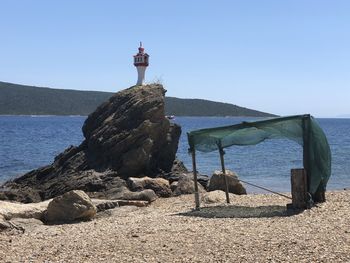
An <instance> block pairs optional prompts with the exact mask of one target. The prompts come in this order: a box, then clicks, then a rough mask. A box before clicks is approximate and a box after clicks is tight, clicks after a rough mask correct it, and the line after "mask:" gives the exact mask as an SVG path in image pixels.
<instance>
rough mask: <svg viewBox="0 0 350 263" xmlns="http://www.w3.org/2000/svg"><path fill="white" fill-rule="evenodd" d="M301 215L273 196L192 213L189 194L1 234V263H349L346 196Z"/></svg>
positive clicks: (237, 199) (349, 197) (349, 199)
mask: <svg viewBox="0 0 350 263" xmlns="http://www.w3.org/2000/svg"><path fill="white" fill-rule="evenodd" d="M326 197H327V202H326V203H323V204H320V205H319V206H318V207H314V208H312V209H311V210H306V211H304V212H302V213H299V214H294V215H290V214H288V213H286V210H285V205H286V203H288V201H289V200H287V199H285V198H283V197H279V196H276V195H247V196H234V197H233V199H232V200H231V202H232V204H231V205H225V204H211V205H206V207H204V208H202V209H201V211H199V212H192V211H191V209H192V208H193V205H194V198H193V196H192V195H189V196H180V197H174V198H167V199H158V200H157V201H155V202H154V203H152V204H151V205H150V206H149V207H141V208H137V207H132V206H129V207H120V208H115V209H112V210H108V211H104V212H101V213H99V214H98V216H97V217H96V218H95V219H94V220H92V221H89V222H81V223H76V224H66V225H54V226H45V225H32V226H30V227H29V228H26V231H25V232H24V233H22V232H20V231H17V230H12V231H7V232H2V233H0V262H234V261H238V262H350V217H349V215H350V214H349V212H350V191H349V190H347V191H333V192H328V193H327V195H326Z"/></svg>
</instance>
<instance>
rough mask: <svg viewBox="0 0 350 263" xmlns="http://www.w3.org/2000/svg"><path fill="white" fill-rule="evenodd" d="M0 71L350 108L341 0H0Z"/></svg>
mask: <svg viewBox="0 0 350 263" xmlns="http://www.w3.org/2000/svg"><path fill="white" fill-rule="evenodd" d="M0 8H1V9H0V10H1V16H0V32H1V40H0V58H1V66H0V80H2V81H7V82H14V83H21V84H28V85H37V86H47V87H52V88H64V89H81V90H99V91H119V90H121V89H124V88H127V87H129V86H131V85H133V84H135V82H136V69H135V68H134V66H133V65H132V55H134V54H135V53H136V52H137V47H138V43H139V41H140V40H142V41H143V43H144V47H145V49H146V52H147V53H149V54H150V66H149V68H148V69H147V71H146V81H148V82H151V81H154V80H157V79H161V80H162V82H163V84H164V85H165V87H166V89H167V90H168V93H167V95H168V96H174V97H182V98H203V99H209V100H215V101H222V102H229V103H234V104H237V105H240V106H244V107H249V108H254V109H258V110H262V111H267V112H271V113H276V114H281V115H288V114H299V113H311V114H313V115H315V116H319V117H328V116H338V115H342V114H350V103H349V101H350V1H338V0H334V1H333V0H329V1H322V0H299V1H298V0H290V1H288V0H286V1H281V0H275V1H268V0H266V1H262V0H256V1H249V0H242V1H234V0H230V1H229V0H227V1H224V0H221V1H219V0H216V1H215V0H212V1H204V0H201V1H200V0H198V1H195V0H193V1H185V0H183V1H181V0H177V1H164V0H163V1H161V0H159V1H153V0H147V1H145V0H144V1H141V0H137V1H136V0H135V1H133V0H128V1H116V0H115V1H106V0H100V1H98V0H95V1H92V0H84V1H79V0H74V1H72V0H71V1H68V0H57V1H48V0H45V1H44V0H26V1H24V0H0Z"/></svg>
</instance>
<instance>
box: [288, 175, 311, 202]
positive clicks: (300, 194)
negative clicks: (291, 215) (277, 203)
mask: <svg viewBox="0 0 350 263" xmlns="http://www.w3.org/2000/svg"><path fill="white" fill-rule="evenodd" d="M291 185H292V206H293V208H294V209H305V208H307V201H308V193H307V175H306V170H305V169H291Z"/></svg>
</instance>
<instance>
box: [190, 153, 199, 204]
mask: <svg viewBox="0 0 350 263" xmlns="http://www.w3.org/2000/svg"><path fill="white" fill-rule="evenodd" d="M191 153H192V167H193V179H194V199H195V202H196V210H199V208H200V203H199V193H198V181H197V167H196V150H195V149H193V150H191Z"/></svg>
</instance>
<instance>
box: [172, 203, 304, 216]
mask: <svg viewBox="0 0 350 263" xmlns="http://www.w3.org/2000/svg"><path fill="white" fill-rule="evenodd" d="M302 211H303V210H289V209H287V208H286V206H279V205H269V206H257V207H249V206H236V205H219V206H209V207H201V208H200V210H192V211H188V212H184V213H179V214H177V215H182V216H194V217H203V218H268V217H286V216H293V215H296V214H299V213H301V212H302Z"/></svg>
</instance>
